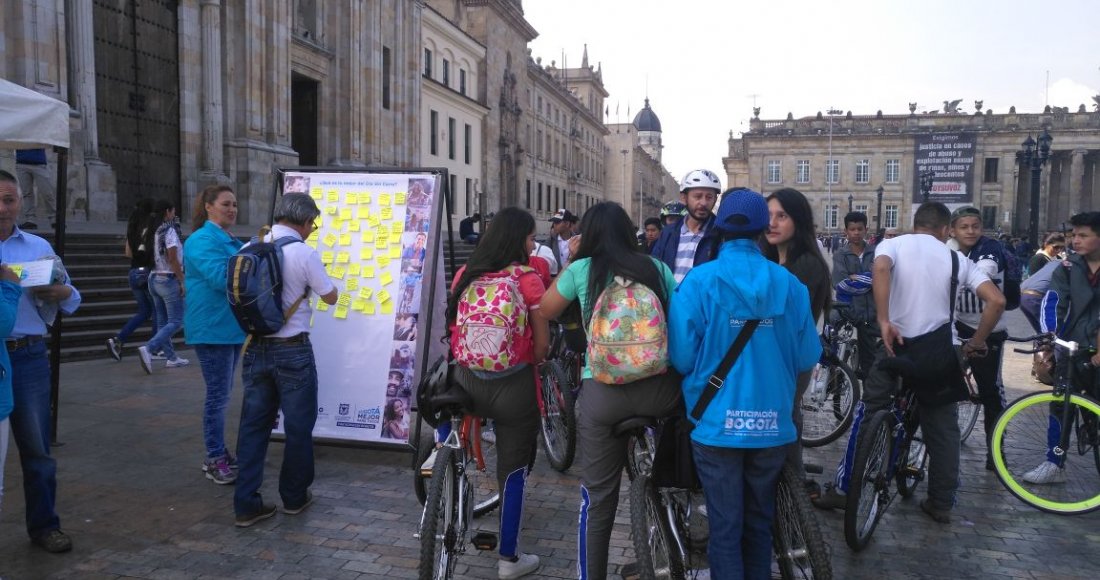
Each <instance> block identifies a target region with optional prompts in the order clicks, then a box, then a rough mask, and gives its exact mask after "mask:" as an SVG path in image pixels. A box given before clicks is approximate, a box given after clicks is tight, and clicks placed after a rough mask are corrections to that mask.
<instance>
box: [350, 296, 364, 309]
mask: <svg viewBox="0 0 1100 580" xmlns="http://www.w3.org/2000/svg"><path fill="white" fill-rule="evenodd" d="M366 307H367V301H366V300H361V299H359V298H356V299H355V300H352V301H351V309H352V310H355V311H357V312H362V311H363V309H365V308H366Z"/></svg>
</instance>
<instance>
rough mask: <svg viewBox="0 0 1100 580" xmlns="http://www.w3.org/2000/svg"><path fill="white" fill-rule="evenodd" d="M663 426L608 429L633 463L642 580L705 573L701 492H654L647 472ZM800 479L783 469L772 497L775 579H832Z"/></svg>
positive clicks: (641, 420) (637, 422)
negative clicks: (626, 441)
mask: <svg viewBox="0 0 1100 580" xmlns="http://www.w3.org/2000/svg"><path fill="white" fill-rule="evenodd" d="M662 423H663V421H659V420H657V419H654V418H652V417H631V418H629V419H626V420H624V421H622V422H620V423H619V424H618V425H616V426H615V427H614V430H613V432H614V433H615V434H616V436H623V435H628V436H629V437H630V439H631V443H630V445H631V449H632V450H634V452H635V453H636V454H637V455H638V456H639V458H642V459H639V460H636V461H633V462H631V461H628V463H627V472H628V475H631V476H632V482H631V485H630V492H629V493H630V529H631V537H632V539H633V543H634V552H635V555H636V556H637V558H638V569H637V572H638V576H639V577H640V578H641V579H642V580H655V579H662V580H664V579H669V580H679V579H682V578H685V577H687V575H688V574H689V573H690V574H693V575H694V574H695V573H697V572H700V571H702V570H705V569H707V568H708V563H707V558H706V553H707V541H708V540H709V537H710V526H709V524H708V522H707V516H706V499H705V497H704V495H703V493H702V490H691V489H684V488H670V487H658V486H657V485H656V484H655V483H654V481H653V478H652V473H651V470H650V469H649V467H650V466H652V460H653V454H654V453H655V452H656V448H655V447H654V431H655V430H657V429H659V427H660V425H661V424H662ZM802 480H803V478H802V476H801V475H800V474H798V473H796V471H795V470H794V469H793V468H792V467H790V466H789V465H788V466H785V467H784V468H783V472H782V474H781V476H780V479H779V484H778V488H777V491H776V515H775V520H774V522H773V524H772V544H773V549H774V551H775V557H776V563H777V566H778V568H779V571H780V575H781V576H782V577H783V578H785V579H793V578H820V579H827V578H831V577H832V565H831V563H830V559H829V550H828V546H827V545H826V544H825V541H824V538H823V536H822V534H821V528H820V525H819V524H818V520H817V515H816V514H815V513H814V509H813V507H812V506H811V505H810V502H809V498H808V497H807V496H806V494H805V493H803V492H802V491H801V490H802Z"/></svg>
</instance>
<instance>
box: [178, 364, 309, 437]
mask: <svg viewBox="0 0 1100 580" xmlns="http://www.w3.org/2000/svg"><path fill="white" fill-rule="evenodd" d="M195 354H196V355H197V356H198V357H199V366H200V367H201V368H202V378H203V380H204V381H206V404H205V405H204V406H203V413H202V437H203V441H204V442H205V443H206V458H207V459H217V458H219V457H222V456H224V455H225V451H226V450H225V409H226V407H228V406H229V392H230V391H232V390H233V375H235V374H236V371H237V361H238V360H239V359H240V358H241V345H239V344H196V345H195ZM314 410H315V411H316V409H314Z"/></svg>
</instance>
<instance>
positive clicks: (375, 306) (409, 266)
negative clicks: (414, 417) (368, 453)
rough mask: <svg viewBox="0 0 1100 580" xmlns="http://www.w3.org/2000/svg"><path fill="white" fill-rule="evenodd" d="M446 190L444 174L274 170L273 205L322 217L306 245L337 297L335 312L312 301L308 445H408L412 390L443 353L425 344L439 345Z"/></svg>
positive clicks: (441, 314)
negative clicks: (312, 206) (299, 205)
mask: <svg viewBox="0 0 1100 580" xmlns="http://www.w3.org/2000/svg"><path fill="white" fill-rule="evenodd" d="M446 183H447V180H446V171H445V170H386V171H378V172H374V171H363V170H356V171H342V170H339V169H324V168H287V169H280V170H279V175H278V178H277V179H276V196H279V195H282V194H283V193H284V192H286V193H290V192H301V193H308V194H309V195H310V196H311V197H312V198H313V199H314V200H315V201H316V202H317V206H318V207H319V208H320V209H321V216H320V218H318V227H317V229H316V230H315V231H314V232H313V234H312V235H310V237H309V238H308V239H307V240H306V243H307V244H308V245H309V246H310V247H313V248H315V249H316V250H317V252H318V254H319V255H320V257H321V262H322V263H323V264H324V265H325V270H326V272H328V274H329V276H330V277H331V278H332V280H333V283H334V284H335V285H336V287H337V290H338V291H339V299H338V301H337V303H336V305H334V306H329V305H327V304H325V303H324V302H321V301H320V299H319V298H317V296H316V295H311V296H310V302H309V305H310V307H311V308H312V309H313V316H312V319H311V321H310V338H311V342H312V343H313V351H314V355H315V356H316V359H317V375H318V397H317V403H318V405H317V406H318V409H317V425H316V427H315V428H314V431H313V434H314V437H315V438H317V439H319V440H337V441H352V442H370V443H380V444H400V445H407V444H408V442H409V437H410V434H411V426H410V423H411V419H410V416H411V414H412V413H411V411H412V407H413V404H414V390H415V388H416V385H417V381H418V380H419V377H420V376H421V375H423V373H424V372H425V369H426V364H427V361H429V360H435V358H436V357H437V356H438V355H439V354H441V353H442V347H439V346H437V344H433V343H438V341H432V340H429V337H430V336H440V329H441V325H442V320H443V312H442V305H443V304H444V303H445V300H446V298H445V290H446V289H445V288H444V282H443V280H444V277H443V262H442V259H441V251H440V250H441V243H440V242H441V240H440V228H439V226H440V224H441V223H443V221H444V219H443V218H442V210H443V201H444V192H443V190H442V187H444V184H446ZM281 419H282V416H281V414H280V417H279V425H280V426H281V424H282V422H281ZM276 431H277V432H278V433H280V434H281V430H279V428H278V427H277V428H276Z"/></svg>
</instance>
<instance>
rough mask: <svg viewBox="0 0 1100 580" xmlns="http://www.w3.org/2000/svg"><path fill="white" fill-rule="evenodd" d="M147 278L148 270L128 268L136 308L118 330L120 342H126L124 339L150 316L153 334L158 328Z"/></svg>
mask: <svg viewBox="0 0 1100 580" xmlns="http://www.w3.org/2000/svg"><path fill="white" fill-rule="evenodd" d="M148 280H149V271H148V270H139V269H138V268H131V269H130V291H131V292H133V293H134V302H137V307H138V309H137V312H136V313H135V314H134V315H133V316H132V317H130V320H128V321H127V322H126V325H125V326H123V327H122V330H120V331H118V339H119V340H120V341H122V342H126V339H128V338H130V335H131V334H133V333H134V331H135V330H137V328H138V327H139V326H141V325H142V324H145V321H146V320H149V319H150V318H151V319H152V320H153V334H156V333H157V330H158V329H159V328H160V324H159V323H158V321H157V317H156V311H155V309H154V307H153V295H152V294H150V289H149V286H148Z"/></svg>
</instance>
